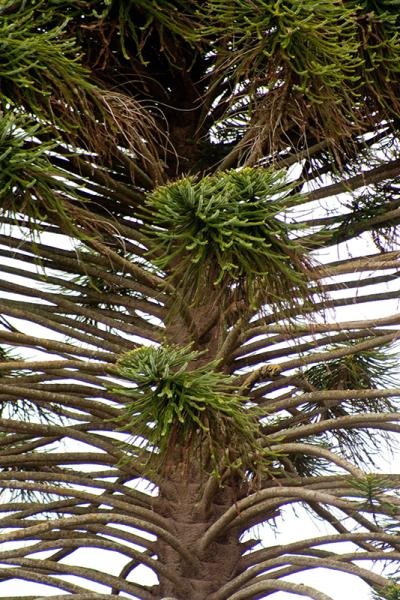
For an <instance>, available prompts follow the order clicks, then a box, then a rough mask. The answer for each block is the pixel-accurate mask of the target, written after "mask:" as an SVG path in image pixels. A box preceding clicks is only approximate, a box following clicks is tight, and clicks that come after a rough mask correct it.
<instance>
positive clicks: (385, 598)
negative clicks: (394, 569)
mask: <svg viewBox="0 0 400 600" xmlns="http://www.w3.org/2000/svg"><path fill="white" fill-rule="evenodd" d="M372 600H400V585H399V584H398V583H397V581H391V582H390V583H388V585H386V586H385V587H384V588H379V589H375V590H374V592H373V594H372Z"/></svg>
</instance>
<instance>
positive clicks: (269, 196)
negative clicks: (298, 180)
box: [146, 168, 309, 308]
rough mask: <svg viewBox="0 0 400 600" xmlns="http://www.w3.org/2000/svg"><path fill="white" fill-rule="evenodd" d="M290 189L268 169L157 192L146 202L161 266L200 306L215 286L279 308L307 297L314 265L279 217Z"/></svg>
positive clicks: (182, 183) (227, 174)
mask: <svg viewBox="0 0 400 600" xmlns="http://www.w3.org/2000/svg"><path fill="white" fill-rule="evenodd" d="M290 189H291V186H290V185H289V184H288V183H287V182H286V178H285V173H284V172H282V171H274V170H265V169H261V168H258V169H252V168H245V169H243V170H241V171H234V170H232V171H227V172H225V173H220V174H216V175H212V176H206V177H203V178H202V179H201V180H200V181H195V179H194V178H192V177H188V178H184V179H181V180H179V181H177V182H174V183H172V184H170V185H166V186H162V187H159V188H157V189H156V190H155V191H154V192H153V193H152V194H150V195H149V196H148V199H147V206H148V213H149V215H150V219H149V220H150V224H149V225H148V226H147V228H146V233H147V235H148V236H149V238H150V243H151V242H152V246H153V255H154V256H155V259H154V262H155V263H156V264H157V265H158V266H159V267H160V268H161V269H165V270H167V272H168V268H169V267H173V271H174V275H173V281H174V283H175V284H176V285H178V286H179V287H180V288H181V289H182V290H183V292H184V295H185V296H186V297H187V298H188V299H189V301H193V302H195V303H196V302H198V301H199V300H200V299H201V297H202V295H203V293H204V290H205V289H209V288H210V287H211V289H212V288H214V289H217V288H218V289H224V290H226V291H228V294H227V296H226V297H227V298H229V296H230V297H232V296H235V297H236V298H237V297H239V298H242V297H244V298H246V299H247V300H250V302H254V301H255V300H256V297H257V295H258V294H259V296H260V297H259V300H261V301H266V302H268V303H269V304H270V305H272V306H278V307H280V308H286V307H287V306H290V305H293V302H296V300H295V299H299V298H300V299H301V298H302V297H305V298H307V297H308V296H309V292H308V287H307V271H308V267H309V262H308V259H307V257H306V255H305V251H304V249H303V248H302V247H301V244H300V243H299V241H298V240H295V239H293V235H291V226H290V225H288V224H287V223H285V222H284V221H283V220H282V219H281V218H279V214H280V213H281V212H282V211H283V210H284V208H285V197H286V195H287V193H288V192H289V191H290ZM292 200H293V196H291V201H292Z"/></svg>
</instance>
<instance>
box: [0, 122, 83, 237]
mask: <svg viewBox="0 0 400 600" xmlns="http://www.w3.org/2000/svg"><path fill="white" fill-rule="evenodd" d="M44 133H45V129H44V128H43V127H42V126H41V125H39V124H38V123H35V122H34V121H33V120H32V119H31V118H29V117H27V116H25V115H21V114H17V115H14V114H13V113H12V112H6V113H3V114H0V200H1V202H2V206H1V209H2V210H3V211H9V212H10V213H11V214H12V215H16V214H18V213H19V212H20V210H21V206H22V205H23V206H24V211H25V214H26V215H27V216H28V217H29V218H30V219H32V221H31V224H32V226H33V229H35V228H39V229H40V222H41V221H44V220H46V218H47V214H48V213H49V212H55V213H57V215H58V218H59V219H60V220H62V221H63V222H64V223H66V224H69V225H70V228H71V229H72V228H73V227H74V225H73V223H72V219H71V216H70V215H69V214H68V204H69V200H72V199H80V195H79V191H78V190H77V188H76V187H72V186H70V185H68V183H67V182H66V174H65V172H64V171H63V170H62V169H60V168H58V167H56V166H54V165H53V164H52V162H51V158H50V154H49V153H50V152H51V151H52V150H53V149H54V147H55V144H54V143H51V142H49V143H38V141H37V135H38V134H41V135H43V134H44Z"/></svg>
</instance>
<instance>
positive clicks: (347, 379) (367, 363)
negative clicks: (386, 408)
mask: <svg viewBox="0 0 400 600" xmlns="http://www.w3.org/2000/svg"><path fill="white" fill-rule="evenodd" d="M352 346H353V344H337V345H334V346H331V347H330V350H332V351H335V350H341V349H346V348H348V349H349V351H351V348H352ZM397 367H398V362H397V359H396V357H395V356H394V355H393V354H391V353H390V352H388V350H387V349H386V348H380V349H376V348H372V349H371V350H361V351H358V352H353V353H351V352H349V354H346V355H345V356H341V357H339V358H334V359H332V360H327V361H325V362H324V363H321V364H317V365H314V366H313V367H310V368H309V369H307V370H306V371H304V373H303V374H304V377H305V378H306V379H307V381H308V382H309V383H310V384H311V385H312V386H313V387H314V388H316V389H317V390H337V389H341V390H360V389H379V388H380V387H390V386H392V385H394V383H395V377H394V373H395V371H396V369H397ZM364 408H365V406H364ZM376 410H379V407H377V408H376Z"/></svg>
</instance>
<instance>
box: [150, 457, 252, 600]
mask: <svg viewBox="0 0 400 600" xmlns="http://www.w3.org/2000/svg"><path fill="white" fill-rule="evenodd" d="M204 484H205V481H204V475H203V476H202V475H201V474H200V473H199V470H198V469H197V468H195V467H194V466H193V464H192V465H189V466H188V467H185V466H184V465H182V464H181V465H180V468H179V467H178V468H177V467H176V466H175V470H174V472H170V473H169V474H168V477H167V478H166V480H165V483H163V484H162V485H161V486H160V495H159V498H158V500H157V503H158V506H157V511H158V512H161V514H163V516H164V517H165V518H167V519H168V520H169V521H170V524H171V528H172V530H173V533H174V535H175V536H176V537H177V538H178V539H179V541H180V543H181V544H182V545H183V546H184V547H185V549H186V550H187V551H188V553H189V555H190V557H191V558H192V561H191V562H190V561H189V560H187V559H185V558H183V557H182V556H180V555H179V554H178V552H177V551H176V550H174V549H173V548H171V546H169V545H168V544H167V543H165V542H164V541H162V540H158V542H157V554H158V556H159V560H160V561H161V562H162V563H163V565H165V566H166V567H167V568H168V570H169V572H170V573H171V574H173V575H175V576H176V578H177V579H179V582H180V586H179V589H177V586H176V584H175V583H174V582H173V581H170V580H168V579H167V578H166V577H160V587H159V592H160V597H165V596H171V597H173V598H176V600H188V598H190V600H205V599H206V598H208V597H209V595H210V594H212V593H213V592H216V591H218V590H219V589H220V588H221V586H223V585H224V584H226V583H227V582H228V581H229V580H230V579H231V578H232V576H233V575H234V573H235V572H236V571H237V569H238V565H239V561H240V558H241V552H242V551H243V548H241V544H240V543H239V540H238V537H239V532H238V531H237V530H236V529H234V528H232V529H230V530H229V532H228V533H227V534H225V535H223V537H221V538H220V539H217V540H216V541H214V542H213V543H212V544H210V546H209V547H208V548H207V549H206V551H205V552H204V554H201V555H200V553H199V551H198V550H197V542H198V540H199V539H200V537H201V536H202V535H203V534H204V532H205V531H207V530H208V528H209V527H210V525H212V523H214V522H215V521H216V519H217V518H218V517H219V516H220V515H221V514H222V513H224V512H225V511H226V510H227V509H228V508H230V507H231V506H232V503H234V502H235V499H236V498H237V492H238V490H235V489H234V488H235V486H234V484H232V483H231V484H230V485H224V486H222V485H221V486H219V487H218V489H217V490H216V493H215V494H214V495H213V497H212V500H211V502H210V503H209V505H208V506H207V505H206V504H207V503H206V502H204V499H203V500H202V494H203V493H204V487H205V486H204Z"/></svg>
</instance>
